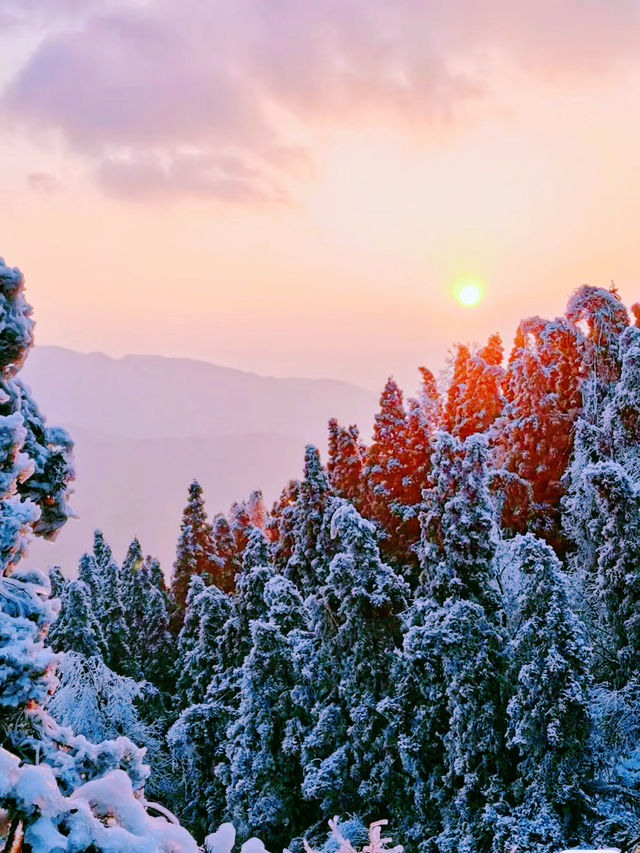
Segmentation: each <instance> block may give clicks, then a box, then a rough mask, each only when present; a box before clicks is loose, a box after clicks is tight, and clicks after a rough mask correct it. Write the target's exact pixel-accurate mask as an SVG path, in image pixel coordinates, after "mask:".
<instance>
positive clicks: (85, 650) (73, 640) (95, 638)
mask: <svg viewBox="0 0 640 853" xmlns="http://www.w3.org/2000/svg"><path fill="white" fill-rule="evenodd" d="M48 644H49V645H50V646H51V648H52V649H53V650H54V651H56V652H77V653H78V654H81V655H84V656H85V657H92V656H95V657H100V658H102V657H103V656H104V655H105V653H106V648H105V641H104V637H103V635H102V629H101V628H100V624H99V622H98V620H97V619H96V617H95V616H94V614H93V611H92V609H91V600H90V597H89V590H88V589H87V586H86V584H85V583H83V581H81V580H77V581H71V582H70V583H69V585H68V586H67V588H66V590H65V592H64V597H63V599H62V606H61V612H60V615H59V616H58V618H57V620H56V621H55V622H54V624H53V626H52V628H51V630H50V631H49V636H48Z"/></svg>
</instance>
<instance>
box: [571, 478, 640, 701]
mask: <svg viewBox="0 0 640 853" xmlns="http://www.w3.org/2000/svg"><path fill="white" fill-rule="evenodd" d="M584 476H585V479H586V480H587V481H588V482H589V484H590V485H591V488H592V489H593V494H594V501H595V510H596V511H595V518H594V521H593V522H592V524H591V525H590V529H591V531H592V534H593V535H594V539H595V557H596V560H597V562H596V565H595V567H594V568H595V571H594V573H593V574H592V576H591V577H588V578H587V590H588V593H589V596H590V599H591V602H592V603H593V605H594V608H595V610H596V613H597V614H598V625H599V626H600V629H601V631H600V636H599V638H598V640H599V642H597V645H596V650H597V651H598V652H599V662H598V665H597V671H598V672H599V673H600V676H601V677H602V678H603V679H605V680H606V681H608V682H609V684H610V685H611V686H612V687H621V686H623V685H624V684H625V683H626V682H627V681H628V680H629V678H630V677H631V676H632V675H633V674H634V673H637V672H638V669H639V668H640V565H639V563H638V553H639V552H640V496H639V495H638V490H637V487H636V486H635V485H634V483H633V482H631V481H630V479H629V477H628V475H627V474H626V472H625V471H624V469H623V468H622V467H621V466H620V465H618V464H616V463H615V462H600V463H598V464H597V465H593V466H591V467H589V468H587V469H586V471H585V475H584Z"/></svg>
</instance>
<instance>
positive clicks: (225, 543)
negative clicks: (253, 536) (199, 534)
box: [209, 513, 241, 592]
mask: <svg viewBox="0 0 640 853" xmlns="http://www.w3.org/2000/svg"><path fill="white" fill-rule="evenodd" d="M212 527H213V532H212V540H211V567H210V570H209V571H210V574H211V580H212V583H213V584H215V586H217V587H218V588H219V589H221V590H223V591H224V592H233V590H234V587H235V579H236V575H237V574H238V572H239V571H240V568H241V563H240V560H239V557H238V553H237V549H236V540H235V537H234V535H233V531H232V530H231V525H230V524H229V522H228V521H227V519H226V518H225V516H224V515H223V514H222V513H218V514H217V515H216V516H215V517H214V519H213V525H212Z"/></svg>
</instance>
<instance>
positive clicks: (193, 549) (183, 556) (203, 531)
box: [171, 480, 212, 633]
mask: <svg viewBox="0 0 640 853" xmlns="http://www.w3.org/2000/svg"><path fill="white" fill-rule="evenodd" d="M211 546H212V542H211V527H210V525H209V523H208V521H207V516H206V513H205V508H204V500H203V497H202V487H201V486H200V484H199V483H198V481H197V480H194V481H193V482H192V483H191V485H190V486H189V500H188V502H187V505H186V507H185V509H184V512H183V514H182V524H181V526H180V538H179V540H178V549H177V554H176V561H175V563H174V564H173V580H172V582H171V595H172V598H173V604H174V612H173V617H172V625H173V630H174V632H175V633H177V632H178V631H179V630H180V626H181V625H182V620H183V618H184V607H185V602H186V598H187V590H188V588H189V580H190V578H191V575H194V574H195V575H204V576H206V574H207V572H208V571H209V568H210V555H211Z"/></svg>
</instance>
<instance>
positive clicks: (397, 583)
mask: <svg viewBox="0 0 640 853" xmlns="http://www.w3.org/2000/svg"><path fill="white" fill-rule="evenodd" d="M329 513H330V515H329V518H330V524H331V533H332V536H333V538H334V539H335V540H336V552H337V553H336V555H335V557H334V558H333V559H332V561H331V564H330V566H329V571H328V574H327V578H326V581H325V583H324V584H323V585H322V586H321V587H320V588H319V590H318V592H317V593H316V594H315V596H314V597H313V599H312V600H311V605H312V611H313V614H314V616H313V631H314V635H315V637H316V640H315V646H314V645H313V644H312V645H310V646H309V647H308V649H307V655H308V656H309V660H308V661H307V662H306V663H305V667H304V668H305V671H306V673H307V678H309V679H310V682H311V684H310V690H311V692H312V693H315V696H316V700H315V706H314V708H313V710H312V721H311V723H312V724H311V728H310V730H309V732H308V734H307V736H306V738H305V742H304V752H303V757H304V764H305V768H304V769H305V778H304V785H303V793H304V795H305V797H306V798H308V799H311V800H315V801H316V802H318V803H319V805H320V807H321V810H322V811H323V812H325V813H329V812H334V813H345V811H348V810H353V809H357V808H362V807H364V808H365V809H369V808H371V807H372V806H373V805H374V804H375V803H376V802H378V801H379V794H380V789H381V787H383V785H384V779H385V774H386V766H387V760H388V759H387V756H386V755H385V751H384V736H383V733H382V732H381V730H380V727H381V726H382V725H383V723H384V721H383V718H382V717H381V716H380V715H379V714H378V713H377V711H376V707H377V705H378V703H379V702H380V701H382V700H383V699H384V697H385V695H386V694H387V692H388V690H389V687H390V682H389V678H390V670H391V663H392V660H393V650H394V649H395V648H397V647H398V646H399V644H400V642H401V639H400V638H401V621H400V613H401V612H402V611H403V610H404V608H405V607H406V601H407V597H408V594H409V589H408V586H407V584H406V583H405V582H404V581H403V580H402V578H400V577H399V576H398V575H397V574H396V573H395V572H394V571H393V569H392V568H391V567H390V566H388V565H385V564H384V563H383V562H382V560H381V558H380V553H379V551H378V546H377V542H376V534H375V528H374V526H373V525H372V524H371V522H369V521H367V520H365V519H363V518H362V517H361V516H360V515H359V513H358V512H357V510H356V509H355V508H354V507H353V506H351V505H350V504H348V503H347V502H345V501H343V500H341V499H337V498H334V499H333V501H332V504H331V508H330V510H329Z"/></svg>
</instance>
